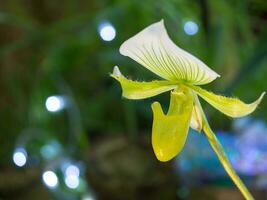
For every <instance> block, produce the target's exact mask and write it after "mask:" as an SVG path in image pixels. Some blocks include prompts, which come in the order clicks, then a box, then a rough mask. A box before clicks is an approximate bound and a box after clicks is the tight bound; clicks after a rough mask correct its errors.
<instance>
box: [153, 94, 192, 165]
mask: <svg viewBox="0 0 267 200" xmlns="http://www.w3.org/2000/svg"><path fill="white" fill-rule="evenodd" d="M192 107H193V98H192V93H191V91H189V90H188V89H185V90H182V91H177V92H172V93H171V100H170V107H169V111H168V113H167V115H165V114H164V112H163V111H162V108H161V105H160V103H158V102H154V103H153V104H152V110H153V128H152V146H153V150H154V152H155V155H156V157H157V159H158V160H160V161H163V162H165V161H169V160H171V159H172V158H174V157H175V156H176V155H177V154H178V153H179V152H180V151H181V150H182V148H183V147H184V144H185V141H186V138H187V134H188V129H189V123H190V119H191V114H192Z"/></svg>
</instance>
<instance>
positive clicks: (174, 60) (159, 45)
mask: <svg viewBox="0 0 267 200" xmlns="http://www.w3.org/2000/svg"><path fill="white" fill-rule="evenodd" d="M120 53H121V54H122V55H124V56H128V57H130V58H132V59H133V60H135V61H136V62H138V63H140V64H141V65H142V66H144V67H145V68H147V69H148V70H150V71H152V72H153V73H155V74H156V75H158V76H159V77H161V78H162V79H164V80H156V81H150V82H138V81H133V80H129V79H127V78H126V77H125V76H124V75H122V73H121V72H120V70H119V68H118V67H117V66H115V67H114V70H113V73H112V74H111V76H112V77H113V78H115V79H116V80H117V81H119V83H120V84H121V87H122V91H123V93H122V95H123V97H125V98H127V99H144V98H149V97H153V96H155V95H158V94H161V93H163V92H167V91H171V97H170V105H169V109H168V112H167V114H164V112H163V111H162V108H161V105H160V103H159V102H154V103H153V104H152V111H153V127H152V147H153V150H154V152H155V155H156V157H157V159H158V160H160V161H169V160H171V159H172V158H174V157H175V156H176V155H177V154H178V153H179V152H180V151H181V150H182V149H183V147H184V144H185V141H186V138H187V134H188V130H189V127H191V128H193V129H195V130H197V131H204V132H205V134H206V136H207V138H208V140H209V142H210V144H211V146H212V147H213V149H214V151H215V152H216V154H217V155H218V158H219V159H220V161H221V163H222V164H223V166H224V168H225V169H226V171H227V172H228V174H229V175H230V177H231V178H232V179H233V181H234V182H235V184H236V185H237V186H238V188H239V189H240V190H241V192H242V193H243V195H244V196H245V198H246V199H253V197H252V196H251V195H250V193H249V191H248V190H247V188H246V187H245V185H244V184H243V183H242V181H241V180H240V178H239V177H238V176H237V174H236V173H235V171H234V169H233V168H232V167H231V164H230V162H229V160H228V158H227V157H226V155H225V153H224V150H223V148H222V146H221V144H220V143H219V141H218V140H217V138H216V136H215V134H214V133H213V132H212V130H211V128H210V126H209V124H208V121H207V118H206V116H205V114H204V112H203V110H202V107H201V105H200V102H199V99H198V96H200V97H201V98H202V99H204V100H205V101H207V102H208V103H209V104H211V105H212V106H213V107H214V108H216V109H217V110H219V111H221V112H222V113H224V114H226V115H227V116H230V117H242V116H245V115H248V114H250V113H251V112H253V111H254V110H255V109H256V107H257V105H258V104H259V103H260V101H261V99H262V98H263V96H264V93H262V94H261V96H260V97H259V98H258V99H257V100H256V101H255V102H253V103H250V104H245V103H243V102H242V101H240V100H238V99H236V98H229V97H224V96H221V95H216V94H214V93H212V92H209V91H207V90H204V89H202V88H201V87H199V85H204V84H207V83H210V82H212V81H213V80H214V79H216V78H217V77H220V75H218V74H217V73H216V72H215V71H213V70H212V69H210V68H209V67H208V66H207V65H205V64H204V63H203V62H202V61H200V60H199V59H198V58H196V57H195V56H193V55H191V54H190V53H188V52H186V51H185V50H183V49H181V48H179V47H178V46H177V45H175V44H174V42H173V41H172V40H171V39H170V37H169V36H168V34H167V31H166V29H165V27H164V23H163V20H161V21H160V22H157V23H154V24H152V25H150V26H148V27H147V28H145V29H144V30H142V31H141V32H139V33H138V34H136V35H135V36H133V37H131V38H130V39H128V40H127V41H125V42H124V43H123V44H122V45H121V47H120Z"/></svg>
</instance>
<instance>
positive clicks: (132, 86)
mask: <svg viewBox="0 0 267 200" xmlns="http://www.w3.org/2000/svg"><path fill="white" fill-rule="evenodd" d="M111 77H113V78H115V79H116V80H117V81H119V83H120V84H121V87H122V96H123V97H125V98H127V99H144V98H149V97H153V96H156V95H158V94H161V93H163V92H166V91H170V90H173V89H175V88H176V87H177V85H176V84H174V83H172V82H170V81H151V82H138V81H132V80H129V79H127V78H125V77H124V76H123V75H122V74H121V72H120V71H119V68H118V67H117V66H115V67H114V70H113V74H111Z"/></svg>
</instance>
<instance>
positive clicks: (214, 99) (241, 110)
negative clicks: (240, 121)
mask: <svg viewBox="0 0 267 200" xmlns="http://www.w3.org/2000/svg"><path fill="white" fill-rule="evenodd" d="M189 87H190V88H192V89H193V90H194V91H195V92H196V93H197V94H198V95H199V96H201V97H202V98H203V99H204V100H206V101H207V102H208V103H209V104H211V105H212V106H213V107H214V108H216V109H217V110H219V111H221V112H222V113H224V114H225V115H227V116H229V117H243V116H246V115H248V114H250V113H252V112H253V111H254V110H255V109H256V108H257V106H258V105H259V103H260V102H261V100H262V98H263V96H264V94H265V92H263V93H262V94H261V96H260V97H259V98H258V99H257V100H256V101H254V102H253V103H250V104H246V103H244V102H242V101H240V100H239V99H236V98H231V97H225V96H221V95H216V94H214V93H212V92H209V91H207V90H204V89H202V88H200V87H198V86H193V85H192V86H189Z"/></svg>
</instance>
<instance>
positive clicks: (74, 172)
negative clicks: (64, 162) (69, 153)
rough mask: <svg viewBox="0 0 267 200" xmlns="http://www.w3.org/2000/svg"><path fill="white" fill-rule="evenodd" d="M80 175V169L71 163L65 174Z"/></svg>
mask: <svg viewBox="0 0 267 200" xmlns="http://www.w3.org/2000/svg"><path fill="white" fill-rule="evenodd" d="M79 175H80V169H79V168H78V167H77V166H75V165H70V166H68V167H67V168H66V171H65V176H77V177H79Z"/></svg>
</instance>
